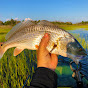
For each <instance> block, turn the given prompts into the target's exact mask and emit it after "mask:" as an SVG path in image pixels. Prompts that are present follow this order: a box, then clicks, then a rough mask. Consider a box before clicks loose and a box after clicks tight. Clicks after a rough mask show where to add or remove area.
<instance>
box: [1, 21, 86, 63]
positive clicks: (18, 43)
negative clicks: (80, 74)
mask: <svg viewBox="0 0 88 88" xmlns="http://www.w3.org/2000/svg"><path fill="white" fill-rule="evenodd" d="M45 33H48V34H49V35H50V40H49V43H48V45H47V47H46V48H47V50H48V51H49V52H50V53H54V54H57V55H62V56H64V57H69V58H71V59H72V60H73V61H75V63H77V64H78V62H79V60H80V59H82V57H83V56H85V55H87V54H86V51H85V50H84V48H83V47H82V46H81V45H80V44H79V42H78V41H77V40H76V39H75V38H74V37H73V36H72V35H71V34H70V33H68V32H67V31H65V30H63V29H60V28H59V27H57V26H55V25H54V24H52V23H51V22H49V21H46V20H42V21H40V22H39V23H34V22H32V21H29V20H28V21H24V22H21V23H19V24H17V25H16V26H14V27H13V28H12V30H10V31H9V32H8V33H7V35H6V40H7V41H6V42H4V43H0V58H1V57H2V56H3V54H4V53H5V52H6V50H7V49H9V48H12V47H16V48H15V50H14V56H16V55H18V54H20V53H21V52H22V51H23V50H24V49H29V50H37V49H38V46H39V43H40V41H41V39H42V37H43V36H44V34H45Z"/></svg>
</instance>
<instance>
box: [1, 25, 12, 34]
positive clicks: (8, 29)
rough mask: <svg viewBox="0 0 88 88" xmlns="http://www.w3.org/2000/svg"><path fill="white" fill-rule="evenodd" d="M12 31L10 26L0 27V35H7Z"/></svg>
mask: <svg viewBox="0 0 88 88" xmlns="http://www.w3.org/2000/svg"><path fill="white" fill-rule="evenodd" d="M11 29H12V26H10V25H7V26H6V25H3V26H0V34H4V33H7V32H9V31H10V30H11Z"/></svg>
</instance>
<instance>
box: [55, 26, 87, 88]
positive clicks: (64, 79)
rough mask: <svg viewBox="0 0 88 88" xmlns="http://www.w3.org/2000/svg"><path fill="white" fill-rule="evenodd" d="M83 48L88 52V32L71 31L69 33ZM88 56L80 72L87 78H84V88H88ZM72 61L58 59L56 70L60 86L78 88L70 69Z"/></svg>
mask: <svg viewBox="0 0 88 88" xmlns="http://www.w3.org/2000/svg"><path fill="white" fill-rule="evenodd" d="M69 32H70V33H71V34H72V35H73V36H74V37H75V38H76V39H77V40H78V41H79V43H80V44H81V45H82V46H83V48H84V49H85V50H86V51H87V52H88V49H87V47H88V45H87V43H88V31H87V30H85V29H83V28H81V29H77V30H70V31H69ZM87 58H88V56H87V57H85V58H84V60H81V61H80V62H81V64H82V69H81V70H80V72H82V73H83V74H84V75H85V76H84V78H83V80H82V81H83V85H84V88H88V86H87V84H88V59H87ZM61 59H62V60H61ZM70 61H71V59H69V58H65V57H62V56H59V57H58V62H59V63H58V66H57V68H56V73H57V74H58V86H69V87H73V88H76V80H75V79H73V78H72V73H73V72H72V71H71V69H70V66H69V63H70Z"/></svg>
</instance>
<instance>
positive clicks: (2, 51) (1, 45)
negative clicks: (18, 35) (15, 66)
mask: <svg viewBox="0 0 88 88" xmlns="http://www.w3.org/2000/svg"><path fill="white" fill-rule="evenodd" d="M4 53H5V50H4V48H3V43H2V42H0V59H1V58H2V56H3V54H4Z"/></svg>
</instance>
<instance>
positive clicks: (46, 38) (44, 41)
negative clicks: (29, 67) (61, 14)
mask: <svg viewBox="0 0 88 88" xmlns="http://www.w3.org/2000/svg"><path fill="white" fill-rule="evenodd" d="M49 39H50V37H49V34H48V33H45V34H44V36H43V38H42V40H41V42H40V45H39V49H40V50H41V51H44V50H46V46H47V44H48V41H49Z"/></svg>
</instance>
